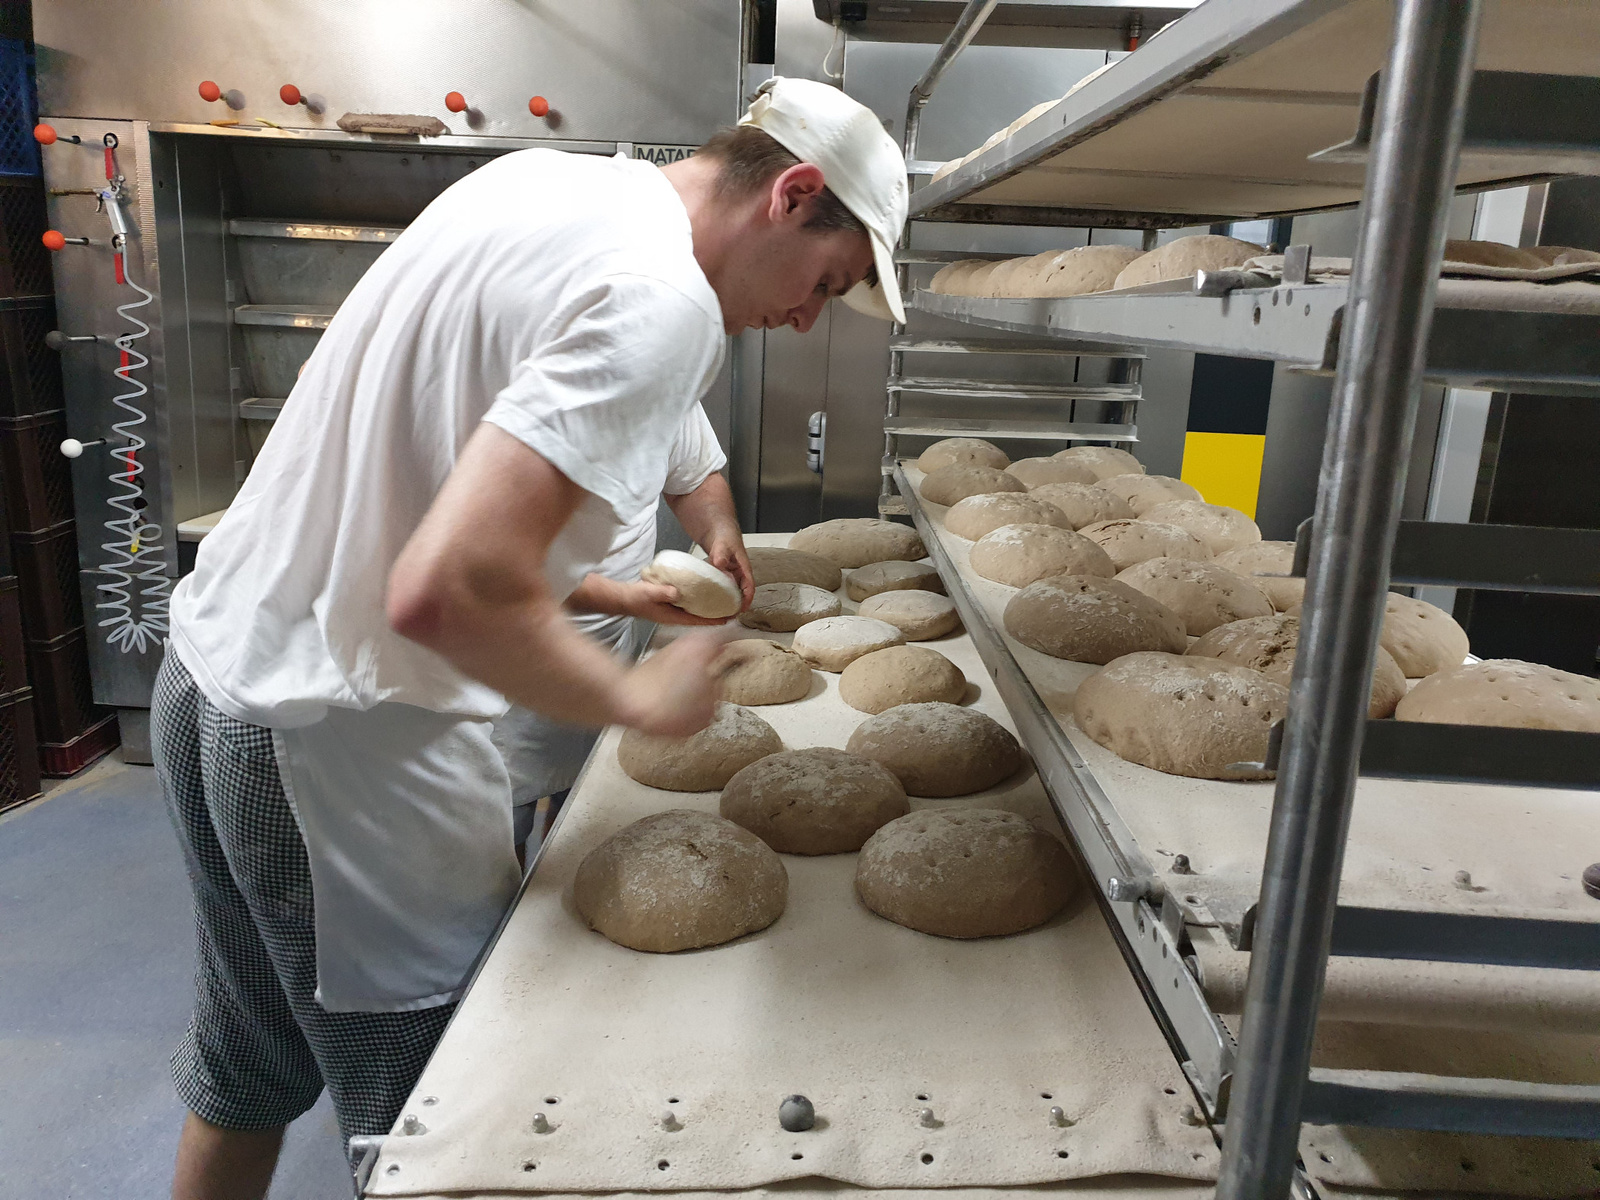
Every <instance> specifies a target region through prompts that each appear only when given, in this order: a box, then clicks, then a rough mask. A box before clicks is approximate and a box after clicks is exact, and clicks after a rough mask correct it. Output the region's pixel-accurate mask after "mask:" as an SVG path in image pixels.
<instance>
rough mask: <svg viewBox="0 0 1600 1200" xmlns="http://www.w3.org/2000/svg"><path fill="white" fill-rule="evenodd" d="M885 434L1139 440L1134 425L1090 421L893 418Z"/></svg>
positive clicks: (1048, 440)
mask: <svg viewBox="0 0 1600 1200" xmlns="http://www.w3.org/2000/svg"><path fill="white" fill-rule="evenodd" d="M883 429H884V432H885V433H895V434H900V435H903V436H910V437H941V438H943V437H983V438H1002V439H1004V438H1014V439H1026V440H1028V441H1036V442H1121V443H1131V442H1137V441H1138V440H1139V431H1138V428H1137V427H1136V426H1133V425H1097V424H1091V423H1089V422H1082V421H1078V422H1066V423H1062V422H1044V421H1005V420H993V421H985V420H983V419H981V418H977V417H894V418H891V419H889V420H886V421H885V422H884V425H883Z"/></svg>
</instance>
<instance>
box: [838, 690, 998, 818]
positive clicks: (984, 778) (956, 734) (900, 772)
mask: <svg viewBox="0 0 1600 1200" xmlns="http://www.w3.org/2000/svg"><path fill="white" fill-rule="evenodd" d="M845 748H846V749H848V750H849V751H850V753H852V754H860V755H862V756H864V757H866V758H870V759H872V760H873V761H875V762H880V763H882V764H883V765H884V766H886V767H888V768H889V770H891V771H893V772H894V773H895V776H896V777H897V778H898V779H899V780H900V784H901V786H902V787H904V788H905V789H906V791H907V792H908V793H910V794H911V795H913V796H926V797H930V798H938V797H943V796H967V795H971V794H972V793H973V792H981V791H983V790H984V789H985V788H991V787H994V785H995V784H997V783H999V782H1001V781H1002V780H1004V779H1009V778H1010V777H1011V776H1012V775H1015V774H1016V773H1017V771H1018V770H1019V769H1020V768H1021V767H1022V761H1023V760H1022V747H1021V746H1019V745H1018V744H1017V739H1016V738H1014V737H1012V736H1011V734H1010V733H1009V732H1007V731H1006V730H1005V729H1004V728H1002V727H1001V725H1000V724H999V723H998V722H997V721H995V719H994V718H993V717H989V716H985V715H984V714H983V713H981V712H978V711H977V710H976V709H972V708H962V707H961V706H960V705H957V704H941V703H937V702H934V703H928V704H901V705H898V706H897V707H895V708H891V709H888V710H886V711H884V712H881V713H879V714H878V715H877V716H875V717H868V718H867V719H866V720H865V721H863V722H861V724H859V725H857V726H856V730H855V732H854V733H852V734H851V735H850V741H849V742H848V743H846V747H845Z"/></svg>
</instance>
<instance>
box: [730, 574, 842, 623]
mask: <svg viewBox="0 0 1600 1200" xmlns="http://www.w3.org/2000/svg"><path fill="white" fill-rule="evenodd" d="M842 607H843V605H842V604H841V602H840V600H839V597H838V596H836V595H834V594H833V593H832V592H825V591H823V590H822V589H821V588H819V587H812V586H811V585H810V584H809V583H763V584H762V585H761V586H759V587H758V588H756V594H755V598H754V599H753V600H751V601H750V607H749V608H747V609H745V610H744V612H742V613H740V614H739V624H741V625H743V626H745V627H746V628H748V629H762V630H765V631H767V632H768V633H791V632H793V631H794V630H796V629H799V628H800V627H801V626H802V625H809V624H810V623H811V622H812V621H820V620H822V619H823V618H825V617H836V616H838V615H839V610H840V609H841V608H842Z"/></svg>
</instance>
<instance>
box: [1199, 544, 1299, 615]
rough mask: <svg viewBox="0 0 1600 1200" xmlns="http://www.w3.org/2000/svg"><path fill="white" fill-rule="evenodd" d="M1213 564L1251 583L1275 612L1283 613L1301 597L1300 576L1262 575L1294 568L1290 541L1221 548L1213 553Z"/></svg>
mask: <svg viewBox="0 0 1600 1200" xmlns="http://www.w3.org/2000/svg"><path fill="white" fill-rule="evenodd" d="M1216 564H1217V566H1219V567H1223V568H1226V569H1227V570H1229V571H1232V572H1233V573H1234V574H1235V575H1242V576H1244V577H1245V578H1246V579H1248V580H1249V581H1250V582H1251V583H1253V584H1255V585H1256V587H1258V588H1260V589H1261V591H1262V593H1263V594H1264V595H1265V596H1266V598H1267V599H1268V600H1270V601H1272V607H1273V608H1275V609H1277V610H1278V611H1279V612H1287V611H1288V610H1289V609H1291V608H1293V607H1294V606H1295V605H1297V604H1299V603H1300V601H1301V600H1302V599H1304V597H1305V591H1306V581H1305V580H1304V579H1267V578H1262V577H1263V576H1268V575H1288V574H1289V572H1290V571H1292V570H1293V569H1294V543H1293V542H1252V543H1251V544H1250V545H1248V546H1238V547H1236V548H1235V549H1232V550H1224V551H1223V552H1222V553H1221V554H1219V555H1217V557H1216Z"/></svg>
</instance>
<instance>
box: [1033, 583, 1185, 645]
mask: <svg viewBox="0 0 1600 1200" xmlns="http://www.w3.org/2000/svg"><path fill="white" fill-rule="evenodd" d="M1004 619H1005V627H1006V631H1007V632H1008V633H1010V634H1011V636H1012V637H1014V638H1016V639H1017V641H1019V642H1021V643H1022V644H1023V645H1024V646H1027V647H1028V648H1029V649H1032V650H1037V651H1039V653H1041V654H1048V655H1050V656H1051V657H1052V658H1061V659H1066V660H1067V661H1069V662H1085V663H1107V662H1110V661H1111V660H1112V659H1114V658H1119V657H1121V656H1122V655H1124V654H1131V653H1133V652H1134V651H1136V650H1165V651H1168V652H1170V653H1173V654H1182V653H1183V652H1184V650H1185V648H1187V646H1188V645H1189V639H1188V636H1187V635H1186V634H1185V633H1184V630H1183V622H1182V621H1181V620H1180V619H1179V618H1178V615H1177V614H1176V613H1174V612H1173V611H1172V610H1171V609H1169V608H1167V606H1166V605H1164V604H1162V603H1161V602H1160V601H1157V600H1152V599H1151V598H1150V597H1149V596H1146V595H1145V594H1144V593H1143V592H1141V591H1138V590H1137V589H1135V588H1131V587H1129V586H1128V585H1127V584H1125V583H1121V582H1119V581H1117V580H1115V579H1096V578H1092V577H1091V576H1088V575H1056V576H1053V577H1052V578H1049V579H1041V580H1038V581H1037V582H1035V583H1030V584H1029V585H1028V586H1027V587H1025V588H1023V589H1022V590H1021V591H1020V592H1018V593H1017V594H1016V595H1015V596H1013V597H1011V599H1010V601H1009V602H1007V604H1006V608H1005V617H1004Z"/></svg>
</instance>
